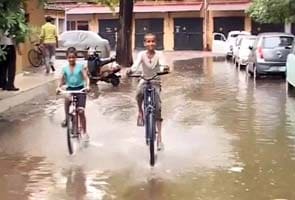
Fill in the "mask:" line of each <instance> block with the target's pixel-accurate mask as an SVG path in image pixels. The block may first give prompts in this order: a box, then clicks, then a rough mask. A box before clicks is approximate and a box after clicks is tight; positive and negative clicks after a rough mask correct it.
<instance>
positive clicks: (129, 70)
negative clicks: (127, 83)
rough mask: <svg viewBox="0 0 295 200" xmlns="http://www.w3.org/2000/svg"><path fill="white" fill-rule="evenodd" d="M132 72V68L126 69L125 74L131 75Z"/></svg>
mask: <svg viewBox="0 0 295 200" xmlns="http://www.w3.org/2000/svg"><path fill="white" fill-rule="evenodd" d="M131 74H132V71H131V69H130V68H129V69H126V70H125V75H126V76H129V75H131Z"/></svg>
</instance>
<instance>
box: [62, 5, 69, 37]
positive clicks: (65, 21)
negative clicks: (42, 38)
mask: <svg viewBox="0 0 295 200" xmlns="http://www.w3.org/2000/svg"><path fill="white" fill-rule="evenodd" d="M67 21H68V18H67V9H66V8H65V20H64V31H63V32H65V31H67Z"/></svg>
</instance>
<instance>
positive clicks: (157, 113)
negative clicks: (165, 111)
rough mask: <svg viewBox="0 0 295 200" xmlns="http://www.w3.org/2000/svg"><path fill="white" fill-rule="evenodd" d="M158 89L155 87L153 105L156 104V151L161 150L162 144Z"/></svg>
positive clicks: (158, 87)
mask: <svg viewBox="0 0 295 200" xmlns="http://www.w3.org/2000/svg"><path fill="white" fill-rule="evenodd" d="M160 87H161V86H156V94H155V101H156V102H155V104H156V127H157V132H158V136H157V147H158V150H161V149H163V143H162V121H163V119H162V112H161V98H160Z"/></svg>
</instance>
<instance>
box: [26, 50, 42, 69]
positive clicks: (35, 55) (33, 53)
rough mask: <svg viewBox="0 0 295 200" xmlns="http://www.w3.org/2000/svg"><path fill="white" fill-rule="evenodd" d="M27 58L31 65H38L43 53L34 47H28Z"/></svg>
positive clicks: (40, 62)
mask: <svg viewBox="0 0 295 200" xmlns="http://www.w3.org/2000/svg"><path fill="white" fill-rule="evenodd" d="M28 60H29V62H30V64H31V65H32V66H33V67H40V66H41V64H42V62H43V55H42V53H41V52H39V51H37V50H35V49H30V50H29V52H28Z"/></svg>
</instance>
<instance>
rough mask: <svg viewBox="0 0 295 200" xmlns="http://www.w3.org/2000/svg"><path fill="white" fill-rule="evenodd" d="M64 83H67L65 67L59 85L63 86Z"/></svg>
mask: <svg viewBox="0 0 295 200" xmlns="http://www.w3.org/2000/svg"><path fill="white" fill-rule="evenodd" d="M64 84H65V73H64V69H62V74H61V77H60V79H59V84H58V87H59V88H61V87H62V86H63V85H64Z"/></svg>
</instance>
